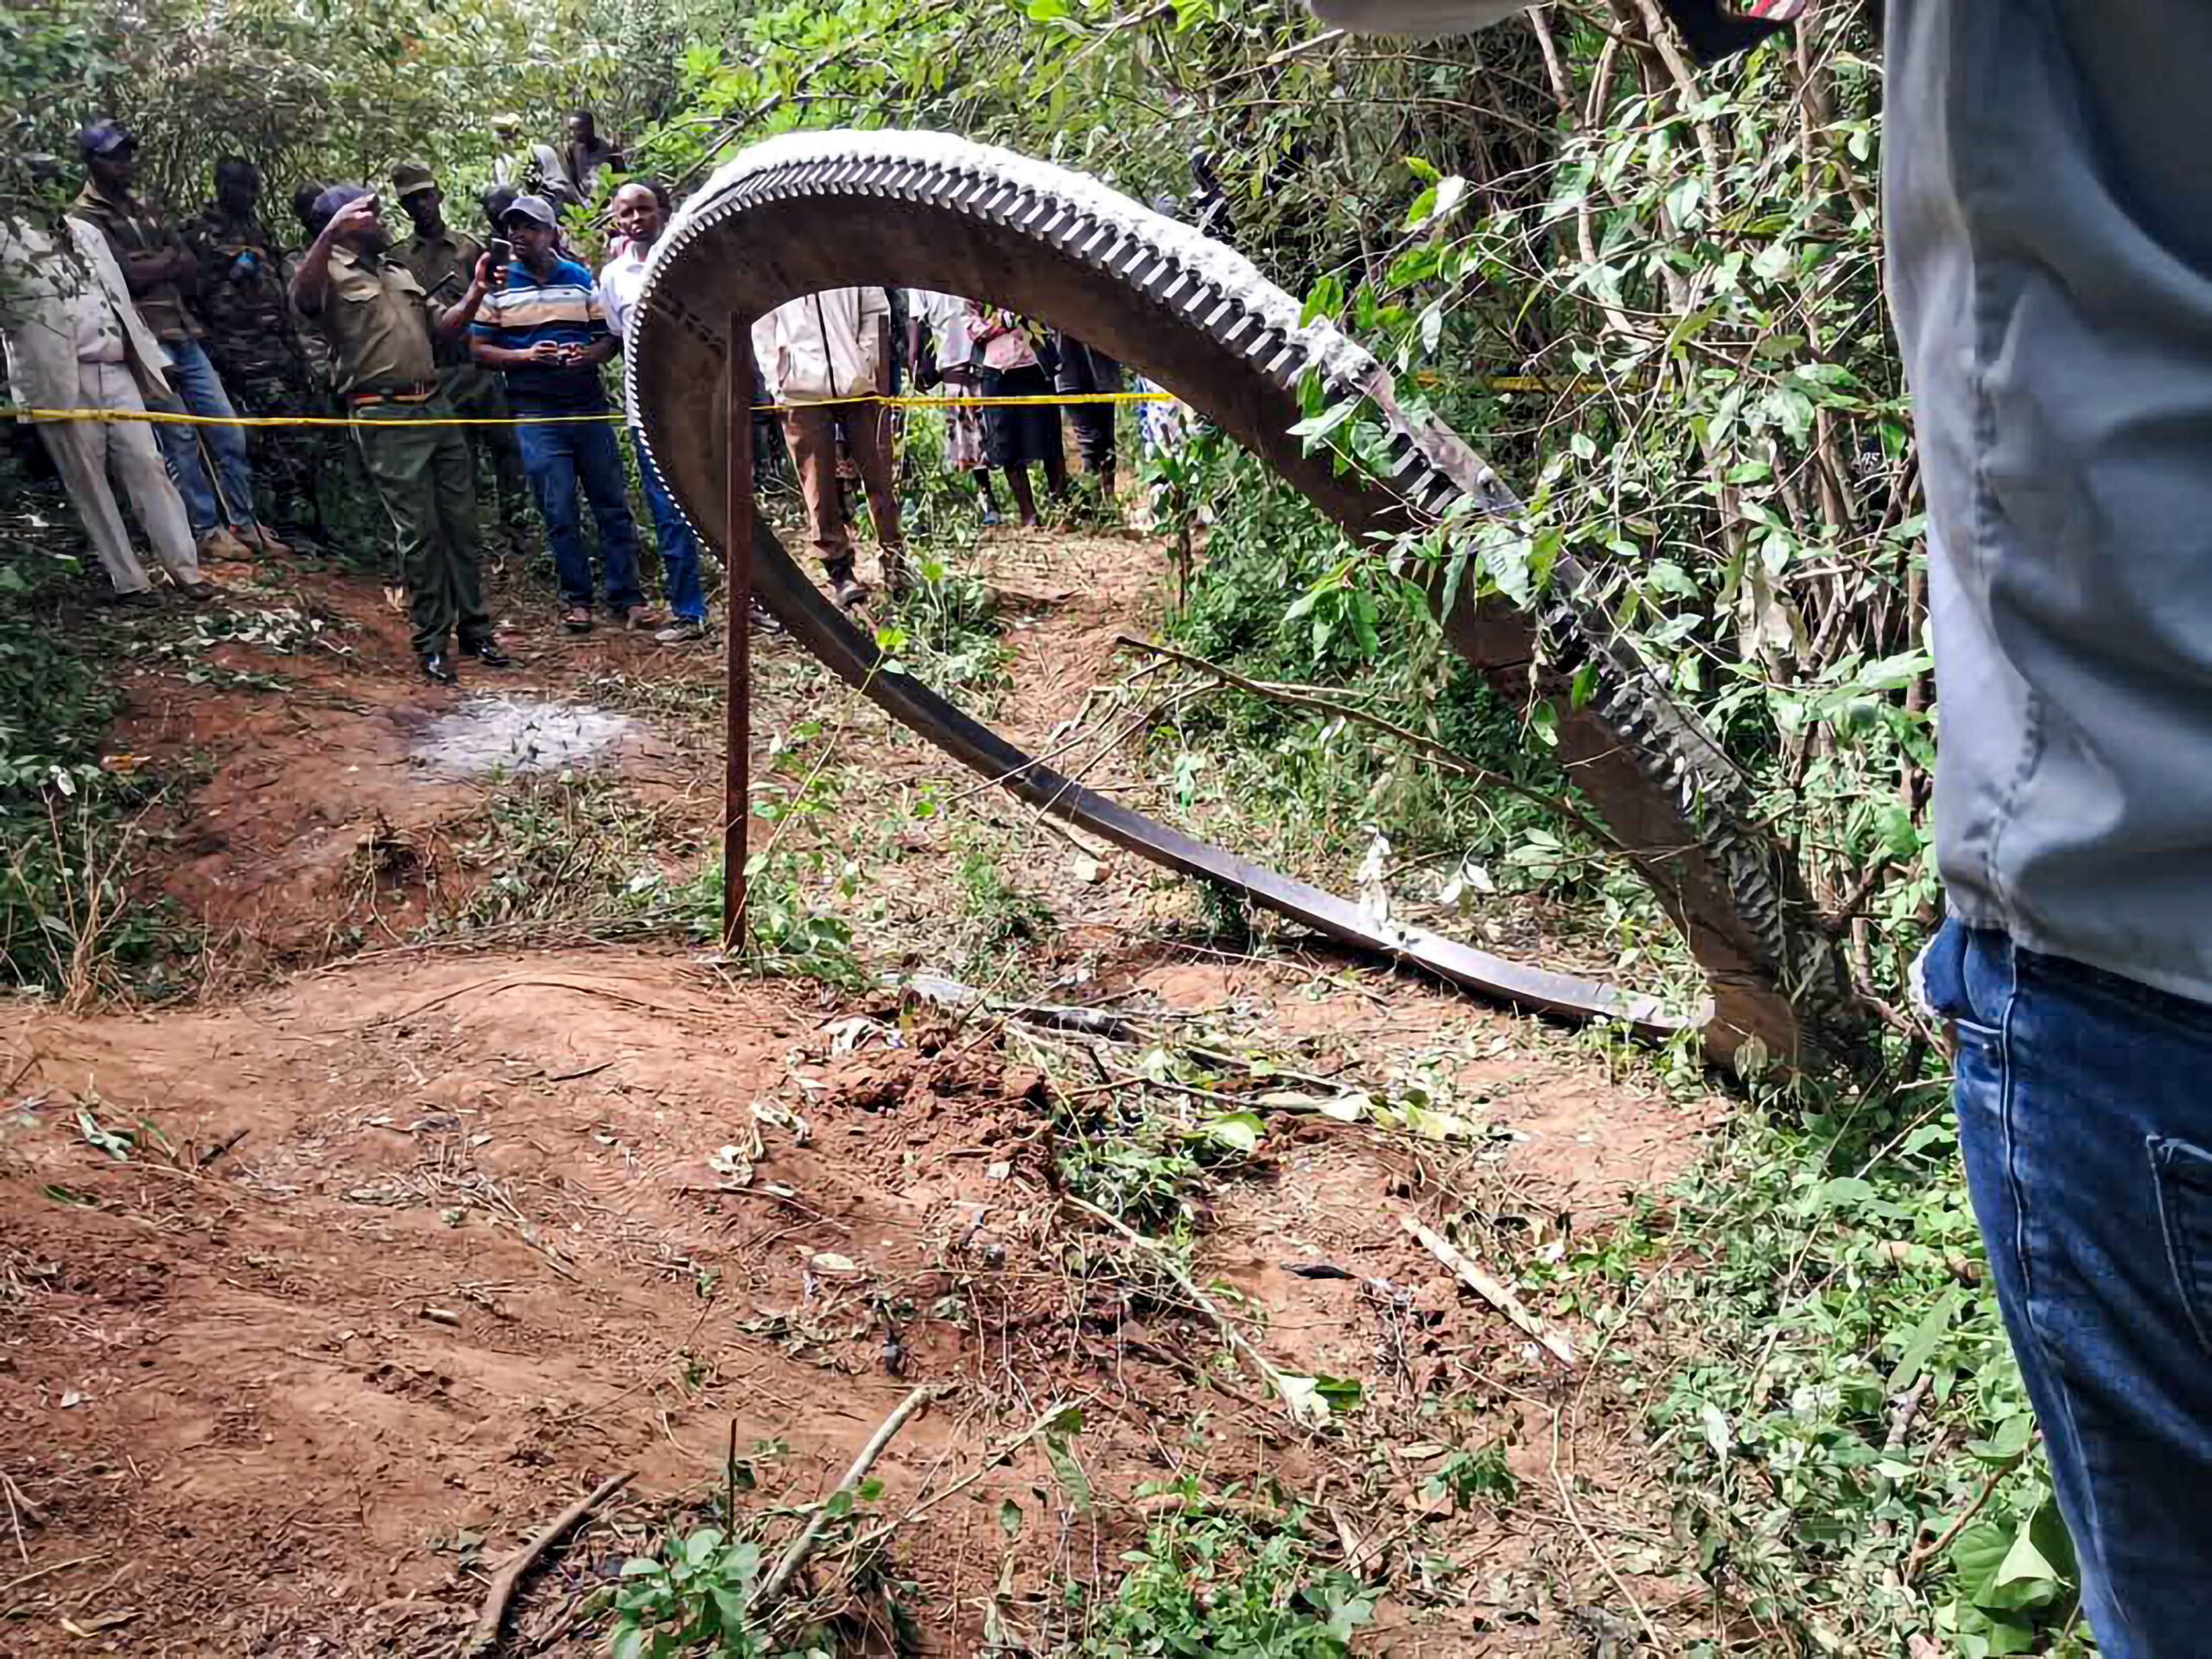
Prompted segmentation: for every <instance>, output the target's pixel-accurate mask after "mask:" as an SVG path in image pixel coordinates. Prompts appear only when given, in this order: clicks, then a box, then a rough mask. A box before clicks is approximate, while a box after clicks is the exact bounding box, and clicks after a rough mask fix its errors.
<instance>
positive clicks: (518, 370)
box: [469, 196, 655, 633]
mask: <svg viewBox="0 0 2212 1659" xmlns="http://www.w3.org/2000/svg"><path fill="white" fill-rule="evenodd" d="M499 228H500V230H501V231H502V232H504V233H505V236H506V237H507V238H508V240H510V241H511V242H512V243H513V244H514V257H513V258H512V259H511V260H509V261H508V263H507V268H506V276H505V281H504V282H503V283H501V284H500V285H499V288H498V289H495V290H494V291H493V293H492V294H491V295H489V296H486V299H485V302H484V305H483V308H482V309H481V310H480V312H479V313H478V315H477V318H476V321H475V323H474V325H473V327H472V329H471V333H470V339H469V350H470V351H471V352H472V353H474V356H475V359H476V360H477V361H478V362H479V363H481V364H483V365H486V367H488V368H495V369H499V370H500V371H502V372H504V373H505V375H506V379H507V402H508V404H509V405H510V406H511V407H512V409H513V410H514V412H515V416H516V418H517V419H518V420H519V421H520V422H522V423H523V424H521V425H519V426H518V427H517V428H516V429H515V431H516V435H517V436H518V438H519V439H520V440H521V442H522V463H523V469H524V471H525V472H526V473H528V474H529V475H530V487H531V494H532V495H533V496H534V497H535V498H536V499H537V511H538V515H539V516H540V517H541V518H543V519H544V521H545V534H546V539H547V540H548V541H549V542H550V543H552V546H553V565H554V569H555V570H556V572H557V573H558V575H559V577H560V582H561V606H562V609H561V622H562V626H564V627H566V628H567V629H568V630H569V632H571V633H588V632H590V631H591V610H592V569H591V560H590V557H589V556H588V554H587V553H586V552H585V550H584V539H583V524H582V512H581V510H580V508H579V506H578V504H577V500H576V493H577V486H578V485H579V484H581V485H582V486H583V493H584V494H585V495H586V496H587V497H588V498H589V499H590V501H591V512H592V518H594V520H595V521H596V522H597V524H598V525H599V556H600V574H601V578H602V580H603V582H604V584H605V588H606V599H607V611H608V613H610V614H612V615H613V618H614V620H616V622H617V623H619V624H620V625H621V626H625V627H633V628H635V627H651V626H653V625H654V622H655V618H654V617H653V616H652V613H649V612H648V611H647V610H646V609H645V607H644V606H643V605H642V604H641V603H640V602H639V598H640V596H639V592H638V531H637V525H636V524H635V523H634V522H633V521H632V518H631V517H630V503H629V499H628V497H627V495H626V493H625V480H624V477H623V472H622V452H621V450H620V448H619V447H618V446H617V445H616V443H615V440H614V428H613V423H611V422H610V421H609V420H608V418H607V416H608V415H609V412H610V411H609V410H608V408H607V388H606V386H605V385H604V384H603V383H602V382H601V378H600V365H601V364H602V363H604V362H606V361H607V359H608V358H610V357H612V356H613V355H614V350H615V346H616V341H615V339H614V336H613V333H612V332H611V331H610V330H609V329H608V328H607V319H606V317H605V315H603V314H602V313H601V310H600V306H599V301H598V299H597V297H596V296H594V293H593V288H592V277H591V273H590V272H589V271H588V270H585V269H584V268H583V267H582V265H580V264H577V263H576V262H575V260H573V259H565V258H563V257H561V254H560V251H559V250H558V248H557V247H556V241H557V238H558V235H559V228H558V226H557V224H556V220H555V219H554V217H553V208H552V206H551V204H550V203H549V202H547V201H546V200H545V199H544V198H543V196H518V197H516V198H515V200H514V203H513V205H512V206H511V207H508V208H507V210H506V212H505V213H504V214H502V215H501V216H500V219H499Z"/></svg>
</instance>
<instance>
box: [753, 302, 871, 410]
mask: <svg viewBox="0 0 2212 1659" xmlns="http://www.w3.org/2000/svg"><path fill="white" fill-rule="evenodd" d="M890 315H891V298H890V296H888V295H887V294H886V293H885V292H884V291H883V290H882V289H880V288H831V289H823V291H822V292H821V293H819V294H803V295H801V296H799V297H798V299H795V300H792V301H791V302H788V303H786V304H784V305H779V306H778V307H777V308H775V309H774V310H773V311H771V312H770V313H769V314H768V315H766V316H765V317H763V318H761V319H760V321H758V322H756V323H754V324H753V358H754V359H755V360H756V361H757V362H758V363H759V364H760V374H761V378H763V379H765V380H766V381H767V383H768V395H769V397H772V398H773V399H774V400H775V401H776V402H778V403H783V402H785V401H789V402H791V403H800V404H806V403H817V404H818V403H826V402H829V401H830V400H832V399H834V398H839V397H867V396H868V395H870V394H872V393H873V392H874V391H875V369H876V320H877V319H878V318H887V317H889V316H890Z"/></svg>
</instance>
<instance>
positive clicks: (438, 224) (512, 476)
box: [391, 162, 530, 556]
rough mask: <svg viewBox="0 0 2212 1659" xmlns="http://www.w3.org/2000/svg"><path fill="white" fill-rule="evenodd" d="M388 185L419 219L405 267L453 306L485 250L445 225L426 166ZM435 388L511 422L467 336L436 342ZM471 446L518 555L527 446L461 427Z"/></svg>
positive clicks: (502, 394)
mask: <svg viewBox="0 0 2212 1659" xmlns="http://www.w3.org/2000/svg"><path fill="white" fill-rule="evenodd" d="M391 188H392V189H393V191H394V192H395V193H396V194H397V196H398V198H399V206H400V208H401V210H402V211H403V212H404V213H406V215H407V217H408V218H409V219H410V220H412V221H413V222H414V226H415V234H414V235H412V236H410V237H409V238H407V240H406V241H405V242H404V244H402V245H400V247H399V250H398V255H399V258H400V261H401V263H403V264H405V265H406V267H407V269H408V270H411V271H413V272H414V273H415V280H416V282H418V283H422V284H423V292H424V293H425V294H427V295H429V296H430V297H431V298H432V299H434V300H435V301H436V302H438V303H439V304H441V305H451V304H453V303H454V302H455V301H457V300H458V299H460V298H461V295H462V294H464V293H466V292H467V289H468V284H469V281H470V279H471V278H472V277H474V276H475V274H476V267H477V264H478V263H479V262H480V261H481V260H482V258H483V257H484V252H485V248H484V245H483V244H482V243H480V242H479V241H478V240H477V239H476V238H474V237H473V236H471V235H469V234H468V232H466V231H463V230H460V229H457V228H455V227H454V226H452V225H449V224H448V223H447V222H446V215H445V193H444V192H443V191H442V190H440V189H439V188H438V181H437V179H436V178H435V175H432V173H431V171H430V169H429V167H428V166H426V165H425V164H424V163H423V162H401V163H400V164H399V165H398V166H397V167H395V168H392V169H391ZM494 255H495V257H493V262H492V263H493V265H494V266H495V267H496V266H501V265H505V264H506V263H507V259H508V255H507V253H506V251H505V249H504V247H502V248H500V249H497V250H494ZM438 390H439V391H442V392H443V393H444V394H445V400H446V402H448V404H452V405H453V412H454V414H456V415H461V416H467V417H469V418H471V419H476V420H490V421H497V422H504V421H505V420H506V419H507V418H508V413H507V388H506V384H505V382H504V381H503V380H501V378H499V376H498V375H497V374H495V373H493V372H492V371H491V370H489V369H487V368H486V367H484V366H483V365H481V364H480V363H479V362H477V360H476V359H475V358H474V357H473V356H472V355H470V353H469V350H468V341H467V339H466V338H462V339H459V340H454V341H452V342H451V343H449V344H448V343H446V342H443V341H441V342H439V345H438ZM461 430H462V432H463V433H464V434H465V435H467V439H468V444H469V448H472V449H474V451H475V452H476V454H477V456H478V458H479V459H480V460H488V461H490V462H491V463H492V482H493V486H495V487H496V488H497V490H498V492H499V528H500V530H501V531H502V532H503V533H504V535H505V538H506V542H507V546H508V549H509V550H510V551H512V552H513V553H515V554H516V555H517V556H520V555H521V554H522V553H523V552H524V550H527V549H528V547H529V546H530V527H529V522H528V520H527V518H525V517H524V513H525V498H526V497H527V495H528V493H529V486H528V485H527V484H526V483H525V482H524V477H523V470H522V446H521V445H520V444H518V443H517V442H515V429H514V428H513V427H512V426H506V425H494V426H467V427H463V428H462V429H461Z"/></svg>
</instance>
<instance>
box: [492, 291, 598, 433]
mask: <svg viewBox="0 0 2212 1659" xmlns="http://www.w3.org/2000/svg"><path fill="white" fill-rule="evenodd" d="M469 332H470V333H471V334H474V336H475V337H476V338H477V339H479V340H485V341H486V342H488V343H489V344H491V345H493V346H505V347H506V348H507V349H508V350H509V351H511V352H526V351H528V350H529V349H530V348H531V346H535V345H537V342H538V341H540V340H553V341H555V342H556V343H557V344H559V345H563V346H588V345H590V344H591V343H592V342H593V341H594V340H605V339H606V338H607V318H606V316H605V315H604V314H603V313H601V310H600V308H599V299H598V296H596V295H595V294H594V292H593V291H592V280H591V273H590V272H589V271H588V270H585V269H584V268H583V267H582V265H580V264H577V263H576V262H575V260H573V259H556V260H555V261H554V262H553V269H552V270H551V272H550V274H549V275H547V276H546V277H544V278H543V280H542V281H541V280H540V279H539V278H538V277H536V276H534V275H533V274H532V273H531V270H530V269H529V267H528V266H526V265H524V264H523V262H522V261H521V259H519V258H514V259H510V260H509V261H507V280H506V283H505V286H504V287H502V288H499V289H496V290H494V291H493V292H492V293H489V294H486V296H484V303H483V305H482V307H481V308H480V309H479V310H478V311H477V313H476V321H474V322H473V323H471V324H470V325H469ZM501 372H503V373H504V374H505V376H506V377H507V401H508V403H509V404H512V406H513V408H514V412H515V413H516V414H518V415H590V414H596V413H598V412H599V411H601V410H604V409H605V408H606V407H607V388H606V386H605V385H604V384H603V383H602V382H601V379H600V365H598V364H596V363H592V364H579V365H572V366H566V367H563V366H560V365H554V364H550V363H532V364H531V365H528V366H527V367H524V368H516V369H505V370H503V371H501Z"/></svg>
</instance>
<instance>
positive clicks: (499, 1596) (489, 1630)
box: [461, 1469, 638, 1659]
mask: <svg viewBox="0 0 2212 1659" xmlns="http://www.w3.org/2000/svg"><path fill="white" fill-rule="evenodd" d="M637 1472H638V1471H636V1470H634V1469H625V1470H624V1471H622V1472H621V1473H620V1474H619V1475H609V1476H608V1477H607V1478H606V1479H605V1480H602V1481H601V1482H600V1483H599V1484H598V1485H596V1486H594V1487H593V1488H592V1489H591V1491H588V1492H587V1493H585V1494H584V1495H583V1496H582V1497H580V1498H578V1499H577V1500H576V1501H575V1503H571V1504H569V1507H568V1508H567V1509H565V1510H562V1511H561V1513H560V1514H558V1515H556V1516H554V1517H553V1519H552V1520H551V1522H549V1523H548V1524H547V1526H546V1528H545V1529H544V1530H543V1531H542V1532H540V1533H539V1534H538V1535H537V1536H536V1537H535V1538H533V1539H531V1541H529V1542H528V1543H526V1544H524V1546H523V1547H522V1548H520V1549H518V1550H517V1551H516V1552H515V1553H514V1554H512V1555H510V1556H509V1557H508V1558H507V1562H506V1565H505V1566H504V1567H501V1568H500V1569H499V1571H498V1572H497V1573H493V1576H492V1587H491V1588H490V1589H489V1590H487V1591H486V1592H485V1593H484V1610H483V1611H481V1612H480V1613H479V1614H477V1616H476V1624H475V1628H474V1629H473V1630H470V1631H469V1633H468V1636H467V1640H465V1641H464V1642H462V1643H461V1659H475V1656H477V1655H480V1654H486V1653H489V1652H491V1651H492V1650H493V1649H494V1648H496V1647H498V1646H499V1626H500V1624H502V1623H503V1622H504V1621H505V1618H506V1616H507V1604H508V1603H510V1602H512V1600H513V1599H514V1596H515V1586H517V1585H518V1584H519V1583H521V1582H522V1576H523V1574H524V1573H527V1572H529V1571H530V1569H531V1567H534V1566H536V1565H537V1558H538V1557H539V1556H541V1555H543V1554H544V1553H545V1552H546V1551H547V1550H549V1549H550V1548H552V1547H553V1545H554V1544H555V1542H556V1541H558V1540H559V1538H560V1536H561V1535H562V1534H563V1533H565V1532H566V1531H568V1529H569V1528H571V1527H573V1526H575V1524H576V1522H579V1521H581V1520H582V1519H583V1518H584V1516H587V1515H589V1514H590V1513H591V1512H592V1510H594V1509H595V1508H597V1507H598V1506H599V1504H601V1503H603V1502H604V1501H605V1500H606V1499H607V1497H610V1496H612V1495H613V1493H615V1492H617V1491H620V1490H621V1489H622V1488H623V1487H625V1486H626V1485H628V1484H630V1482H631V1481H632V1479H634V1478H636V1476H637Z"/></svg>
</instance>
